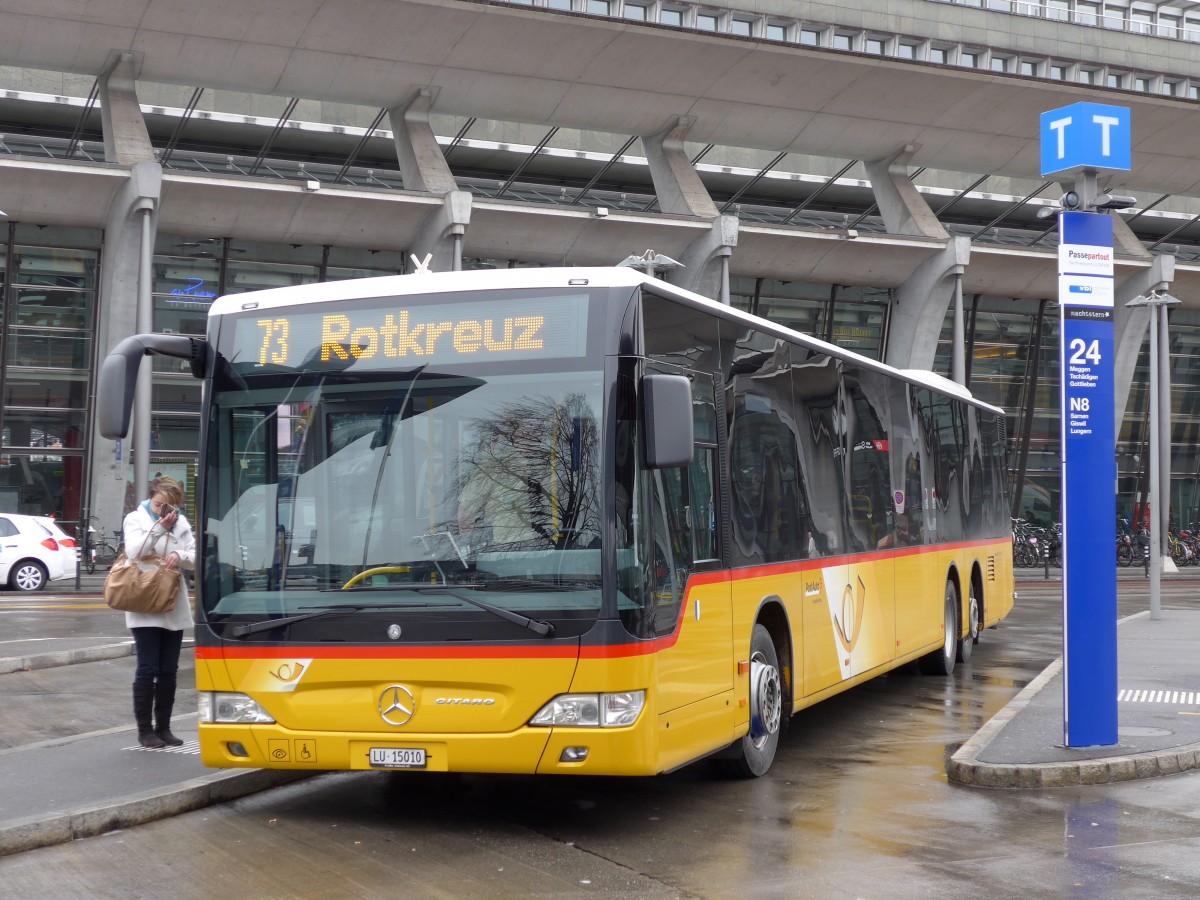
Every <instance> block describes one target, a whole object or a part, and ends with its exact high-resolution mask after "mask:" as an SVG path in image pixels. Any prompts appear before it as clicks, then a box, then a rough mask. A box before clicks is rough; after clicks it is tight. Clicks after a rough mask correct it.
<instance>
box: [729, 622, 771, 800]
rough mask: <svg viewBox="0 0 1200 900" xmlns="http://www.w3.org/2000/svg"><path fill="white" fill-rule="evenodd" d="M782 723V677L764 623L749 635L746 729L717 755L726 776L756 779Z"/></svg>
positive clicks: (764, 769)
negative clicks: (748, 710) (748, 714)
mask: <svg viewBox="0 0 1200 900" xmlns="http://www.w3.org/2000/svg"><path fill="white" fill-rule="evenodd" d="M782 722H783V679H782V677H781V676H780V674H779V655H778V654H777V653H776V652H775V642H774V641H772V640H771V632H769V631H767V628H766V626H765V625H755V626H754V632H753V633H752V634H751V636H750V731H749V733H748V734H746V736H745V737H743V738H741V739H740V740H738V741H736V742H735V743H734V744H733V746H732V747H730V748H729V750H728V751H727V752H726V753H724V754H722V755H721V756H719V757H718V758H717V760H716V761H717V763H718V765H719V766H720V768H721V770H722V771H723V772H724V773H725V774H726V775H731V776H733V777H735V778H758V777H759V776H760V775H765V774H766V772H767V770H768V769H769V768H771V763H772V762H773V761H774V760H775V750H776V748H777V747H778V746H779V729H780V726H781V724H782Z"/></svg>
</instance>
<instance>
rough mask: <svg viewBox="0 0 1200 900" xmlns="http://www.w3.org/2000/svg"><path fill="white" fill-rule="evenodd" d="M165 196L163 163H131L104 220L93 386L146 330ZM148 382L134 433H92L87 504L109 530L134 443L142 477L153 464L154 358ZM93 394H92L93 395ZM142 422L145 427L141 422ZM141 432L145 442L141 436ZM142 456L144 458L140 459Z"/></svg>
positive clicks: (119, 513) (137, 496)
mask: <svg viewBox="0 0 1200 900" xmlns="http://www.w3.org/2000/svg"><path fill="white" fill-rule="evenodd" d="M161 196H162V167H161V166H159V165H158V164H157V163H152V162H141V163H136V164H135V165H133V166H132V167H131V168H130V173H129V180H128V181H127V182H126V183H125V186H124V187H123V188H122V189H121V190H120V191H119V192H118V193H117V195H116V196H115V197H114V198H113V202H112V204H111V206H110V207H109V210H108V215H107V217H106V219H105V225H104V265H103V267H102V268H101V270H100V316H99V324H98V326H97V329H96V336H95V357H94V363H93V385H94V384H95V377H96V373H98V372H99V370H100V365H101V363H103V362H104V358H105V357H106V356H108V354H109V352H110V351H111V350H112V349H113V348H114V347H116V345H117V344H118V343H119V342H120V341H121V340H123V339H124V338H127V337H129V336H130V335H131V334H134V333H135V332H136V331H138V330H139V329H143V330H148V329H147V325H146V323H147V322H150V321H151V317H152V315H153V308H152V305H151V297H150V261H151V260H152V259H153V254H154V237H155V234H156V231H157V227H158V204H159V200H160V199H161ZM143 374H144V377H145V381H144V382H143V381H141V380H139V382H138V396H137V401H136V403H135V415H134V420H133V425H134V428H133V438H134V440H133V441H132V442H131V441H130V440H129V439H126V440H124V441H120V442H117V441H110V440H108V439H106V438H103V437H101V436H100V433H99V432H98V431H95V430H93V432H92V444H91V446H92V454H91V471H90V484H91V495H90V501H89V506H90V508H91V512H92V515H95V516H98V517H99V518H100V522H101V525H102V527H103V529H104V530H105V531H106V532H110V531H112V529H114V528H119V527H120V525H121V520H122V518H123V517H124V515H125V513H126V512H127V511H128V510H127V509H126V502H125V494H126V484H127V481H128V479H127V477H126V471H127V468H128V466H129V461H130V459H131V458H133V457H132V456H131V447H134V449H136V450H137V453H138V457H139V459H138V462H139V463H141V464H140V465H139V466H135V468H138V469H139V471H141V472H142V474H141V476H136V475H135V478H137V477H140V478H141V479H142V480H143V481H144V480H145V477H146V468H147V467H148V466H149V458H150V457H149V452H150V447H149V434H150V421H149V414H150V389H149V378H150V361H149V360H146V361H145V362H144V363H143ZM93 399H94V398H93ZM143 423H144V426H143ZM139 436H142V443H141V444H140V445H138V444H137V443H136V442H137V439H138V437H139ZM142 460H144V462H142ZM144 488H145V485H144V484H142V485H140V486H139V485H138V484H137V482H136V481H135V482H134V490H133V500H134V502H140V501H141V500H143V499H145V498H144V497H143V496H142V494H143V493H144Z"/></svg>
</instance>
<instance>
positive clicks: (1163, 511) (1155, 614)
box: [1125, 291, 1179, 619]
mask: <svg viewBox="0 0 1200 900" xmlns="http://www.w3.org/2000/svg"><path fill="white" fill-rule="evenodd" d="M1178 303H1179V300H1177V299H1176V298H1174V297H1172V296H1171V295H1170V294H1168V293H1166V292H1165V291H1151V292H1150V293H1149V294H1142V295H1140V296H1138V297H1134V298H1133V299H1132V300H1130V301H1129V302H1128V303H1126V304H1125V306H1126V307H1127V308H1131V309H1132V308H1137V307H1141V306H1148V307H1150V358H1149V369H1150V437H1151V441H1150V491H1149V495H1150V496H1149V499H1150V509H1151V511H1152V512H1151V516H1150V518H1149V523H1150V618H1151V619H1159V618H1161V617H1162V566H1163V551H1164V549H1165V548H1164V546H1163V540H1164V538H1165V534H1164V531H1165V525H1164V523H1165V522H1167V521H1168V518H1167V516H1168V510H1169V509H1170V500H1169V499H1166V500H1164V497H1167V498H1169V496H1170V485H1171V469H1170V456H1169V455H1168V456H1167V473H1166V484H1167V488H1168V489H1167V490H1166V491H1164V490H1163V489H1162V481H1163V476H1162V473H1161V471H1160V470H1161V469H1162V459H1163V452H1162V451H1163V447H1164V446H1166V447H1167V448H1168V450H1167V453H1168V454H1169V453H1170V449H1169V448H1170V446H1171V445H1170V440H1171V414H1170V405H1169V402H1168V403H1165V404H1164V403H1163V402H1162V400H1160V392H1161V391H1162V385H1161V383H1160V382H1164V381H1165V382H1166V383H1167V385H1168V386H1169V384H1170V382H1169V380H1167V379H1166V378H1165V377H1164V373H1169V368H1168V367H1169V365H1170V353H1169V351H1168V350H1167V342H1166V332H1167V311H1166V309H1164V308H1163V307H1167V306H1175V305H1177V304H1178ZM1160 338H1161V340H1160ZM1169 390H1170V388H1169V387H1168V391H1169ZM1166 399H1167V400H1168V401H1169V396H1168V397H1167V398H1166ZM1164 406H1165V410H1164V408H1163V407H1164ZM1164 439H1165V441H1166V443H1165V445H1164ZM1155 510H1157V512H1158V524H1157V525H1155V524H1154V511H1155Z"/></svg>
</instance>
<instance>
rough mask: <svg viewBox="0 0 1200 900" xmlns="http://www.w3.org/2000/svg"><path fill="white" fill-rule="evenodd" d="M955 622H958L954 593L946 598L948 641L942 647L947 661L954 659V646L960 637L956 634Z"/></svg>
mask: <svg viewBox="0 0 1200 900" xmlns="http://www.w3.org/2000/svg"><path fill="white" fill-rule="evenodd" d="M955 622H956V619H955V616H954V595H953V593H950V594H947V596H946V623H945V632H946V640H945V642H944V644H943V645H942V653H944V654H945V655H946V659H948V660H953V659H954V644H955V641H956V640H957V639H958V635H956V634H955V633H954V632H955V628H954V625H955Z"/></svg>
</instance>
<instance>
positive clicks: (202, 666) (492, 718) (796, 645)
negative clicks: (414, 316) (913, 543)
mask: <svg viewBox="0 0 1200 900" xmlns="http://www.w3.org/2000/svg"><path fill="white" fill-rule="evenodd" d="M972 577H975V578H976V579H977V581H978V583H979V584H981V585H982V596H981V597H980V598H979V599H980V601H981V603H982V604H983V610H984V616H985V622H986V624H987V625H988V626H993V625H995V624H997V623H998V622H1000V621H1001V620H1002V619H1003V618H1004V617H1005V616H1007V615H1008V613H1009V612H1010V610H1011V609H1012V602H1013V575H1012V566H1011V547H1010V545H1009V543H1008V542H1007V541H1003V540H1002V541H994V542H977V543H973V544H965V545H960V546H956V547H952V548H932V547H930V548H919V549H916V548H914V549H911V550H903V549H902V550H898V551H894V552H890V553H877V554H872V555H871V556H870V557H857V558H850V557H844V558H835V559H830V560H814V561H805V562H800V563H791V564H786V565H781V566H764V567H760V568H751V569H742V570H734V571H731V572H720V573H706V574H704V575H703V576H693V578H692V580H691V581H690V582H689V585H688V589H687V591H686V593H685V596H684V599H683V601H682V603H681V605H680V608H679V616H678V621H677V622H676V626H675V629H674V631H673V632H672V633H671V634H669V635H667V636H664V637H663V638H660V639H656V640H649V641H634V640H632V639H631V640H630V641H629V642H627V643H623V644H620V645H617V646H612V647H603V646H600V647H593V646H586V645H585V646H582V647H579V646H577V645H574V644H555V645H547V646H543V647H539V646H538V645H536V644H526V645H519V646H516V645H514V646H505V645H492V646H480V647H478V648H470V649H467V650H464V649H461V648H457V647H446V646H438V647H397V648H380V647H360V648H346V647H338V648H333V649H331V648H330V647H329V646H327V645H318V646H294V647H259V648H253V647H250V648H247V647H231V648H228V649H224V650H223V649H221V648H216V647H198V648H197V652H196V682H197V688H198V690H200V691H231V692H238V693H244V694H248V695H250V696H251V697H253V698H254V699H255V700H256V701H257V702H258V703H259V704H260V705H261V706H262V707H263V708H264V709H266V710H267V712H269V713H270V714H271V715H272V716H273V717H274V718H275V720H276V722H275V724H254V725H248V724H237V725H232V724H209V723H201V725H200V746H201V758H202V760H203V761H204V763H205V765H209V766H215V767H253V768H289V769H313V770H345V769H368V768H371V765H370V750H371V749H372V748H399V749H405V748H408V749H412V748H420V749H424V750H425V752H426V760H427V762H426V766H425V770H426V771H459V772H497V773H499V772H508V773H517V774H523V773H528V774H532V773H535V772H536V773H541V774H587V775H653V774H657V773H661V772H666V771H670V770H672V769H675V768H678V767H679V766H682V765H685V764H687V763H689V762H692V761H694V760H696V759H699V758H701V757H703V756H706V755H708V754H710V753H712V752H714V751H716V750H720V749H722V748H724V747H726V746H728V745H729V744H730V743H732V742H733V741H736V740H738V739H739V738H741V737H742V736H744V735H745V734H746V733H747V731H748V729H749V716H750V710H749V663H750V642H751V634H752V632H753V628H754V625H755V623H756V622H757V621H759V617H760V613H761V611H762V610H763V608H764V606H767V605H773V606H777V607H778V608H780V609H782V611H783V614H784V618H785V619H786V632H784V633H782V634H776V635H775V639H776V643H777V644H782V645H783V647H784V653H783V654H782V655H781V658H780V659H779V664H780V667H781V670H782V673H783V678H784V682H785V684H786V685H788V687H789V689H790V690H791V699H792V703H791V706H790V709H789V711H790V712H796V711H798V710H800V709H802V708H804V707H806V706H810V705H812V704H813V703H815V702H818V701H819V700H822V699H824V698H826V697H829V696H832V695H833V694H836V693H839V692H840V691H843V690H846V689H847V688H849V687H852V686H853V685H856V684H859V683H861V682H863V681H866V680H869V679H870V678H874V677H876V676H877V675H880V674H882V673H884V672H887V671H889V670H891V669H894V668H896V667H897V666H899V665H903V664H905V663H907V662H909V661H911V660H913V659H916V658H919V657H920V656H922V655H924V654H926V653H930V652H934V651H936V650H938V648H939V647H941V645H942V638H943V603H944V596H945V586H946V581H947V578H950V579H951V580H952V581H954V582H955V583H956V585H957V586H958V590H959V597H960V599H961V601H962V603H961V608H962V614H961V618H962V621H964V622H965V621H966V603H967V596H968V593H969V590H968V589H969V585H970V583H971V579H972ZM397 686H399V687H402V688H403V689H405V690H406V691H408V692H409V693H411V698H412V703H411V705H412V710H411V712H412V716H411V719H408V720H407V721H404V722H402V723H400V724H389V723H388V722H387V721H385V720H384V718H383V716H382V711H383V708H384V707H385V706H387V705H388V704H390V703H391V702H392V701H393V700H394V699H395V694H394V693H393V694H389V691H393V689H394V688H395V687H397ZM630 690H645V691H646V703H645V707H644V708H643V710H642V713H641V715H640V717H639V718H638V720H637V721H636V722H635V723H634V724H633V725H631V726H627V727H621V728H600V727H562V726H558V727H534V726H530V725H529V724H528V723H529V720H530V719H531V718H532V717H533V716H534V715H535V714H536V713H537V711H538V710H539V709H541V708H542V706H543V705H544V704H546V703H547V702H549V701H550V700H551V699H553V698H554V697H555V696H557V695H559V694H563V693H603V692H617V691H630ZM401 699H403V700H404V703H402V704H401V705H402V706H407V697H402V698H401ZM402 716H403V714H402V713H401V716H400V717H402ZM396 718H397V717H396V716H393V719H396ZM581 748H582V749H586V755H585V756H584V757H583V758H582V759H577V758H572V757H578V756H580V755H581V753H580V750H581ZM568 750H570V752H569V753H568V752H567V751H568Z"/></svg>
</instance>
